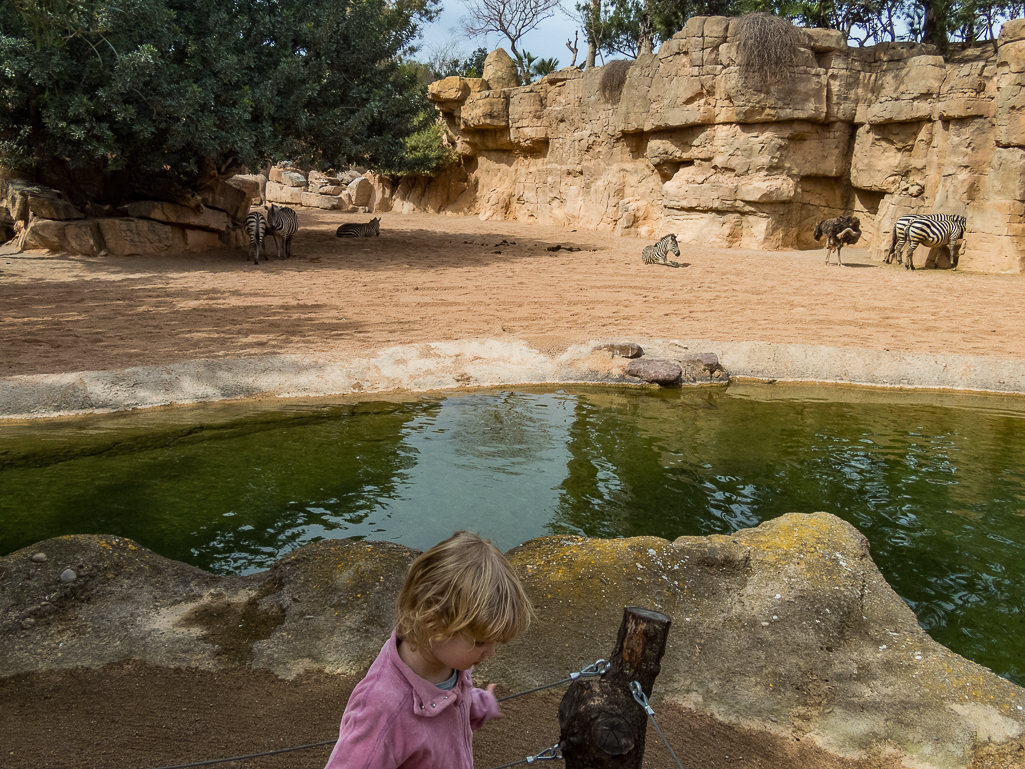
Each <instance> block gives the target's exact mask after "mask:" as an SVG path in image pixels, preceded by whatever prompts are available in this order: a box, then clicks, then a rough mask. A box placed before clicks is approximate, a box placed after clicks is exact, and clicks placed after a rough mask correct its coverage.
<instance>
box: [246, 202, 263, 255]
mask: <svg viewBox="0 0 1025 769" xmlns="http://www.w3.org/2000/svg"><path fill="white" fill-rule="evenodd" d="M266 231H267V220H266V219H264V218H263V214H262V213H260V212H259V211H253V212H251V213H250V214H249V216H247V217H246V233H247V234H248V235H249V256H247V257H246V261H247V262H248V261H249V260H250V259H252V260H253V264H259V263H260V246H262V245H263V236H264V233H265V232H266Z"/></svg>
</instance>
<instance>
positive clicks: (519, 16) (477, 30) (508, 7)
mask: <svg viewBox="0 0 1025 769" xmlns="http://www.w3.org/2000/svg"><path fill="white" fill-rule="evenodd" d="M558 7H559V0H467V3H466V9H467V11H468V12H469V14H470V16H469V18H468V19H467V21H466V23H465V26H464V29H465V30H466V34H467V35H469V36H470V37H484V36H485V35H489V34H491V33H492V32H497V33H498V34H500V35H502V36H503V37H505V38H506V39H507V40H508V41H509V47H510V48H511V49H512V56H513V58H516V56H517V55H518V54H519V50H518V49H517V47H516V46H517V43H519V41H520V40H521V39H522V37H523V36H524V35H525V34H527V33H528V32H530V31H531V30H532V29H534V28H536V27H537V25H538V24H540V23H541V22H542V21H544V20H545V19H550V18H551V17H552V16H554V15H555V10H556V9H557V8H558Z"/></svg>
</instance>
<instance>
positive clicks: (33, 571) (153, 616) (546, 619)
mask: <svg viewBox="0 0 1025 769" xmlns="http://www.w3.org/2000/svg"><path fill="white" fill-rule="evenodd" d="M416 554H417V553H416V551H414V550H411V549H409V548H406V547H403V546H400V545H395V544H391V543H381V542H356V541H351V540H326V541H323V542H319V543H316V544H311V545H307V546H305V547H302V548H300V549H298V550H296V551H294V552H292V553H291V554H289V555H287V556H285V557H284V558H282V559H280V560H279V561H277V562H276V563H275V564H274V565H273V566H272V567H271V568H270V569H268V570H267V571H264V572H260V573H257V574H251V575H248V576H244V577H239V576H229V577H218V576H215V575H212V574H209V573H207V572H204V571H202V570H200V569H197V568H195V567H192V566H188V565H185V564H182V563H179V562H176V561H172V560H169V559H166V558H163V557H161V556H159V555H157V554H155V553H153V552H150V551H148V550H146V549H145V548H143V547H140V546H139V545H137V544H136V543H134V542H132V541H130V540H127V539H122V538H119V537H111V536H73V537H71V536H69V537H60V538H57V539H51V540H46V541H44V542H40V543H38V544H36V545H34V546H32V547H30V548H25V549H23V550H19V551H17V552H15V553H12V554H11V555H9V556H6V557H4V558H0V649H2V651H0V669H2V670H3V671H4V675H8V676H10V675H17V674H23V673H33V672H39V671H47V670H58V669H66V668H72V667H78V666H86V667H100V666H103V665H106V664H108V663H115V662H119V661H124V660H142V661H146V662H148V663H151V664H155V665H160V666H166V667H170V668H194V669H204V670H225V669H250V670H257V669H262V670H269V671H272V672H273V673H275V674H276V675H278V676H280V677H283V678H286V679H291V678H293V677H295V676H297V675H299V674H301V673H303V672H307V671H325V672H328V673H339V674H356V675H358V674H360V673H362V672H363V671H364V670H365V669H366V668H367V666H368V665H369V664H370V662H371V661H372V660H373V659H374V657H375V656H376V654H377V651H378V649H379V647H380V644H381V640H382V638H384V637H385V636H386V635H387V633H388V631H389V629H390V622H391V607H392V604H393V601H394V598H395V595H396V592H397V591H398V589H399V586H400V584H401V581H402V578H403V574H404V572H405V569H406V567H407V566H408V564H409V563H410V561H411V560H412V559H413V558H414V557H415V556H416ZM508 555H509V557H510V559H511V561H512V562H513V564H514V565H515V567H516V569H517V570H518V572H519V573H520V575H521V576H522V578H523V580H524V583H525V585H526V587H527V590H528V593H529V595H530V597H531V600H532V601H533V603H534V606H535V609H536V611H537V618H536V621H535V622H534V623H533V625H532V626H531V629H530V630H529V631H528V632H527V633H526V634H525V635H523V636H522V637H519V638H517V639H515V640H514V641H513V642H512V643H510V644H509V645H508V647H507V648H506V649H504V650H503V652H502V654H501V655H499V656H498V657H495V658H493V659H491V660H488V661H487V663H486V664H485V665H484V666H482V669H481V674H482V676H483V679H485V680H489V681H497V682H499V683H500V684H502V685H503V686H506V687H508V688H509V690H511V691H520V690H525V689H528V688H531V687H534V686H540V685H544V684H548V683H551V682H552V681H556V680H560V679H562V678H564V677H565V676H566V674H567V672H568V671H574V670H580V669H582V668H583V667H584V666H586V665H588V664H590V663H592V662H594V661H595V660H597V659H599V658H603V657H607V656H608V655H609V654H610V653H611V651H612V649H613V647H614V644H615V638H616V631H617V630H618V627H619V624H620V620H621V618H622V612H623V607H624V606H641V607H645V608H650V609H654V610H657V611H659V612H662V613H664V614H667V615H669V616H670V617H671V618H672V626H671V629H670V631H669V642H668V647H667V651H666V655H665V657H664V659H663V661H662V670H661V673H660V675H659V677H658V679H657V681H656V684H655V692H654V695H655V696H654V700H653V702H654V703H656V707H657V703H658V702H660V701H662V702H670V703H674V704H677V705H680V706H683V707H685V708H689V709H692V710H693V711H695V712H696V713H699V714H702V715H704V716H706V717H709V718H713V719H716V720H718V721H720V722H722V723H725V724H730V725H732V726H741V727H745V728H748V729H752V730H756V731H759V732H761V733H764V734H766V735H767V736H768V735H770V734H771V735H774V736H777V737H778V736H780V735H785V736H791V737H796V738H799V739H801V740H802V741H804V742H805V743H806V744H807V743H808V742H811V743H812V744H815V745H817V746H818V747H819V748H821V749H822V750H825V751H828V752H830V753H832V754H835V755H837V756H842V757H846V758H849V759H854V760H857V759H864V760H867V761H869V762H876V761H878V762H881V763H880V765H881V764H882V763H885V764H886V765H887V766H891V765H892V766H897V765H904V766H914V767H920V768H923V769H933V768H935V769H941V768H942V769H958V768H960V767H976V768H980V769H981V767H997V766H999V767H1004V766H1008V767H1009V766H1020V765H1021V764H1020V763H1019V761H1020V758H1021V756H1022V755H1025V742H1023V733H1025V689H1022V688H1020V687H1018V686H1016V685H1014V684H1012V683H1010V682H1008V681H1006V680H1004V679H1002V678H1000V677H998V676H996V675H995V674H993V673H992V672H991V671H990V670H988V669H986V668H983V667H981V666H979V665H977V664H975V663H972V662H970V661H968V660H966V659H964V658H963V657H960V656H958V655H957V654H954V653H953V652H951V651H950V650H949V649H947V648H945V647H943V646H941V645H940V644H938V643H936V642H935V641H933V640H932V639H931V638H930V637H929V636H928V635H927V634H926V633H925V632H924V631H923V630H922V629H921V628H920V627H919V625H918V622H917V621H916V619H915V616H914V614H913V613H912V612H911V610H910V609H909V608H908V607H907V606H906V605H905V603H904V602H903V601H902V600H901V599H900V597H899V596H897V595H896V594H895V593H894V592H893V590H892V589H891V588H890V587H889V585H888V584H887V583H886V581H885V580H884V579H883V577H882V575H881V574H880V572H879V570H878V569H877V568H876V566H875V564H874V563H873V561H872V558H871V556H870V553H869V544H868V541H867V540H866V539H865V538H864V537H863V536H862V535H861V534H860V533H859V532H858V531H857V530H856V529H854V528H853V527H852V526H850V525H849V524H847V523H845V522H843V521H842V520H840V519H839V518H836V517H834V516H832V515H829V514H826V513H814V514H810V515H801V514H789V515H784V516H782V517H780V518H777V519H775V520H772V521H769V522H767V523H764V524H762V525H761V526H759V527H757V528H754V529H744V530H741V531H738V532H736V533H735V534H733V535H732V536H728V537H727V536H720V535H716V536H710V537H681V538H679V539H677V540H675V541H674V542H669V541H666V540H663V539H658V538H654V537H638V538H633V539H618V540H594V539H584V538H580V537H569V536H567V537H545V538H541V539H535V540H531V541H529V542H527V543H525V544H523V545H521V546H520V547H517V548H514V549H513V550H511V551H510V552H509V554H508ZM871 765H872V766H875V765H877V764H876V763H871Z"/></svg>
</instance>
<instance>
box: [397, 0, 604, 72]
mask: <svg viewBox="0 0 1025 769" xmlns="http://www.w3.org/2000/svg"><path fill="white" fill-rule="evenodd" d="M573 4H574V3H573V2H572V0H571V1H570V2H567V5H573ZM442 5H443V8H444V10H443V11H442V12H441V15H439V16H438V18H437V19H436V20H435V21H434V22H432V23H431V24H429V25H428V26H427V27H426V28H425V29H424V34H423V37H422V38H421V41H420V52H419V53H418V54H417V56H416V58H417V59H419V60H420V61H426V60H428V59H430V58H431V51H432V49H434V48H437V47H439V46H444V45H446V44H448V43H451V44H453V46H454V49H455V50H454V51H453V55H454V56H457V57H459V58H464V57H466V56H469V55H470V54H471V53H473V52H474V51H475V50H476V49H477V48H487V49H488V50H489V51H493V50H495V49H496V48H504V49H505V50H506V53H509V54H511V51H510V50H509V41H508V40H507V39H506V38H505V37H503V36H501V35H497V34H491V35H488V36H487V37H486V38H482V39H476V40H471V39H470V38H468V37H467V36H466V35H465V33H463V32H462V30H461V27H462V24H461V20H462V19H463V18H465V17H466V16H467V12H466V6H465V5H464V4H463V3H462V2H461V1H460V0H443V3H442ZM577 29H578V24H577V22H576V21H574V20H573V19H571V18H570V17H569V16H567V15H566V14H565V13H563V12H562V11H559V10H556V11H555V15H554V16H552V18H550V19H545V20H544V21H542V22H541V23H540V24H539V25H538V26H537V28H536V29H535V30H534V31H532V32H528V33H527V34H526V35H524V36H523V38H522V39H521V41H520V43H519V45H518V46H517V47H518V48H519V49H520V50H521V51H526V52H527V53H530V54H533V55H534V56H536V57H537V58H539V59H550V58H555V59H558V60H559V66H560V67H568V66H569V62H570V59H572V58H573V54H572V53H570V50H569V48H567V47H566V41H567V40H571V39H572V38H573V33H574V32H575V31H576V30H577ZM577 48H578V53H577V64H579V63H580V62H581V60H582V59H583V58H584V56H585V55H586V53H587V44H586V43H585V42H584V35H583V32H582V31H581V33H580V41H579V42H578V43H577Z"/></svg>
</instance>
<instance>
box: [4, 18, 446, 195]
mask: <svg viewBox="0 0 1025 769" xmlns="http://www.w3.org/2000/svg"><path fill="white" fill-rule="evenodd" d="M437 3H438V0H66V1H65V2H53V1H52V0H5V2H4V3H0V158H2V162H3V164H4V165H6V166H10V167H14V168H19V169H28V170H35V171H36V172H37V173H38V174H40V175H43V176H47V175H48V176H49V177H50V180H49V181H48V183H53V180H57V181H60V180H63V182H64V183H63V184H58V185H57V186H60V187H61V188H62V189H68V188H69V187H70V188H71V189H72V191H77V192H78V194H79V195H80V196H82V197H85V196H86V193H85V192H84V191H83V190H82V189H81V188H80V186H79V185H77V184H76V183H75V182H76V180H78V179H80V178H81V177H82V176H83V175H89V174H92V175H93V176H95V175H96V174H97V173H101V174H102V178H103V184H104V194H107V195H108V196H109V195H111V194H114V193H113V191H114V190H115V189H116V188H117V187H118V186H119V185H120V186H121V187H125V186H127V187H132V186H133V185H134V184H136V183H137V182H138V180H139V179H140V178H142V177H143V176H154V175H157V176H161V175H163V176H167V177H170V178H171V179H172V180H173V181H177V182H181V183H184V184H195V183H196V182H197V180H201V179H202V178H204V177H210V176H218V175H220V176H226V175H229V174H230V173H232V172H234V171H237V170H238V169H239V168H240V167H241V166H243V165H245V166H249V167H252V168H257V167H261V166H262V165H263V164H265V163H266V162H267V161H269V160H272V159H282V158H289V159H292V160H296V161H299V162H304V163H308V164H310V165H319V166H322V167H324V166H333V167H344V166H346V165H349V164H353V163H358V164H362V165H366V166H368V167H377V166H388V167H392V168H401V166H402V157H403V153H404V152H405V150H406V139H407V137H408V136H410V135H411V134H412V133H414V132H415V131H417V130H419V129H422V126H423V120H422V113H423V107H424V105H425V101H424V89H423V87H422V86H421V84H420V83H418V81H417V77H416V73H415V72H412V71H410V70H409V69H408V68H406V67H403V66H402V65H401V58H402V55H403V54H405V53H408V52H410V51H411V50H412V45H413V43H414V41H415V39H416V37H417V35H418V33H419V25H420V24H421V23H422V22H424V21H427V20H429V19H431V18H432V17H433V16H434V14H435V13H436V7H437ZM89 197H91V196H89Z"/></svg>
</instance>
